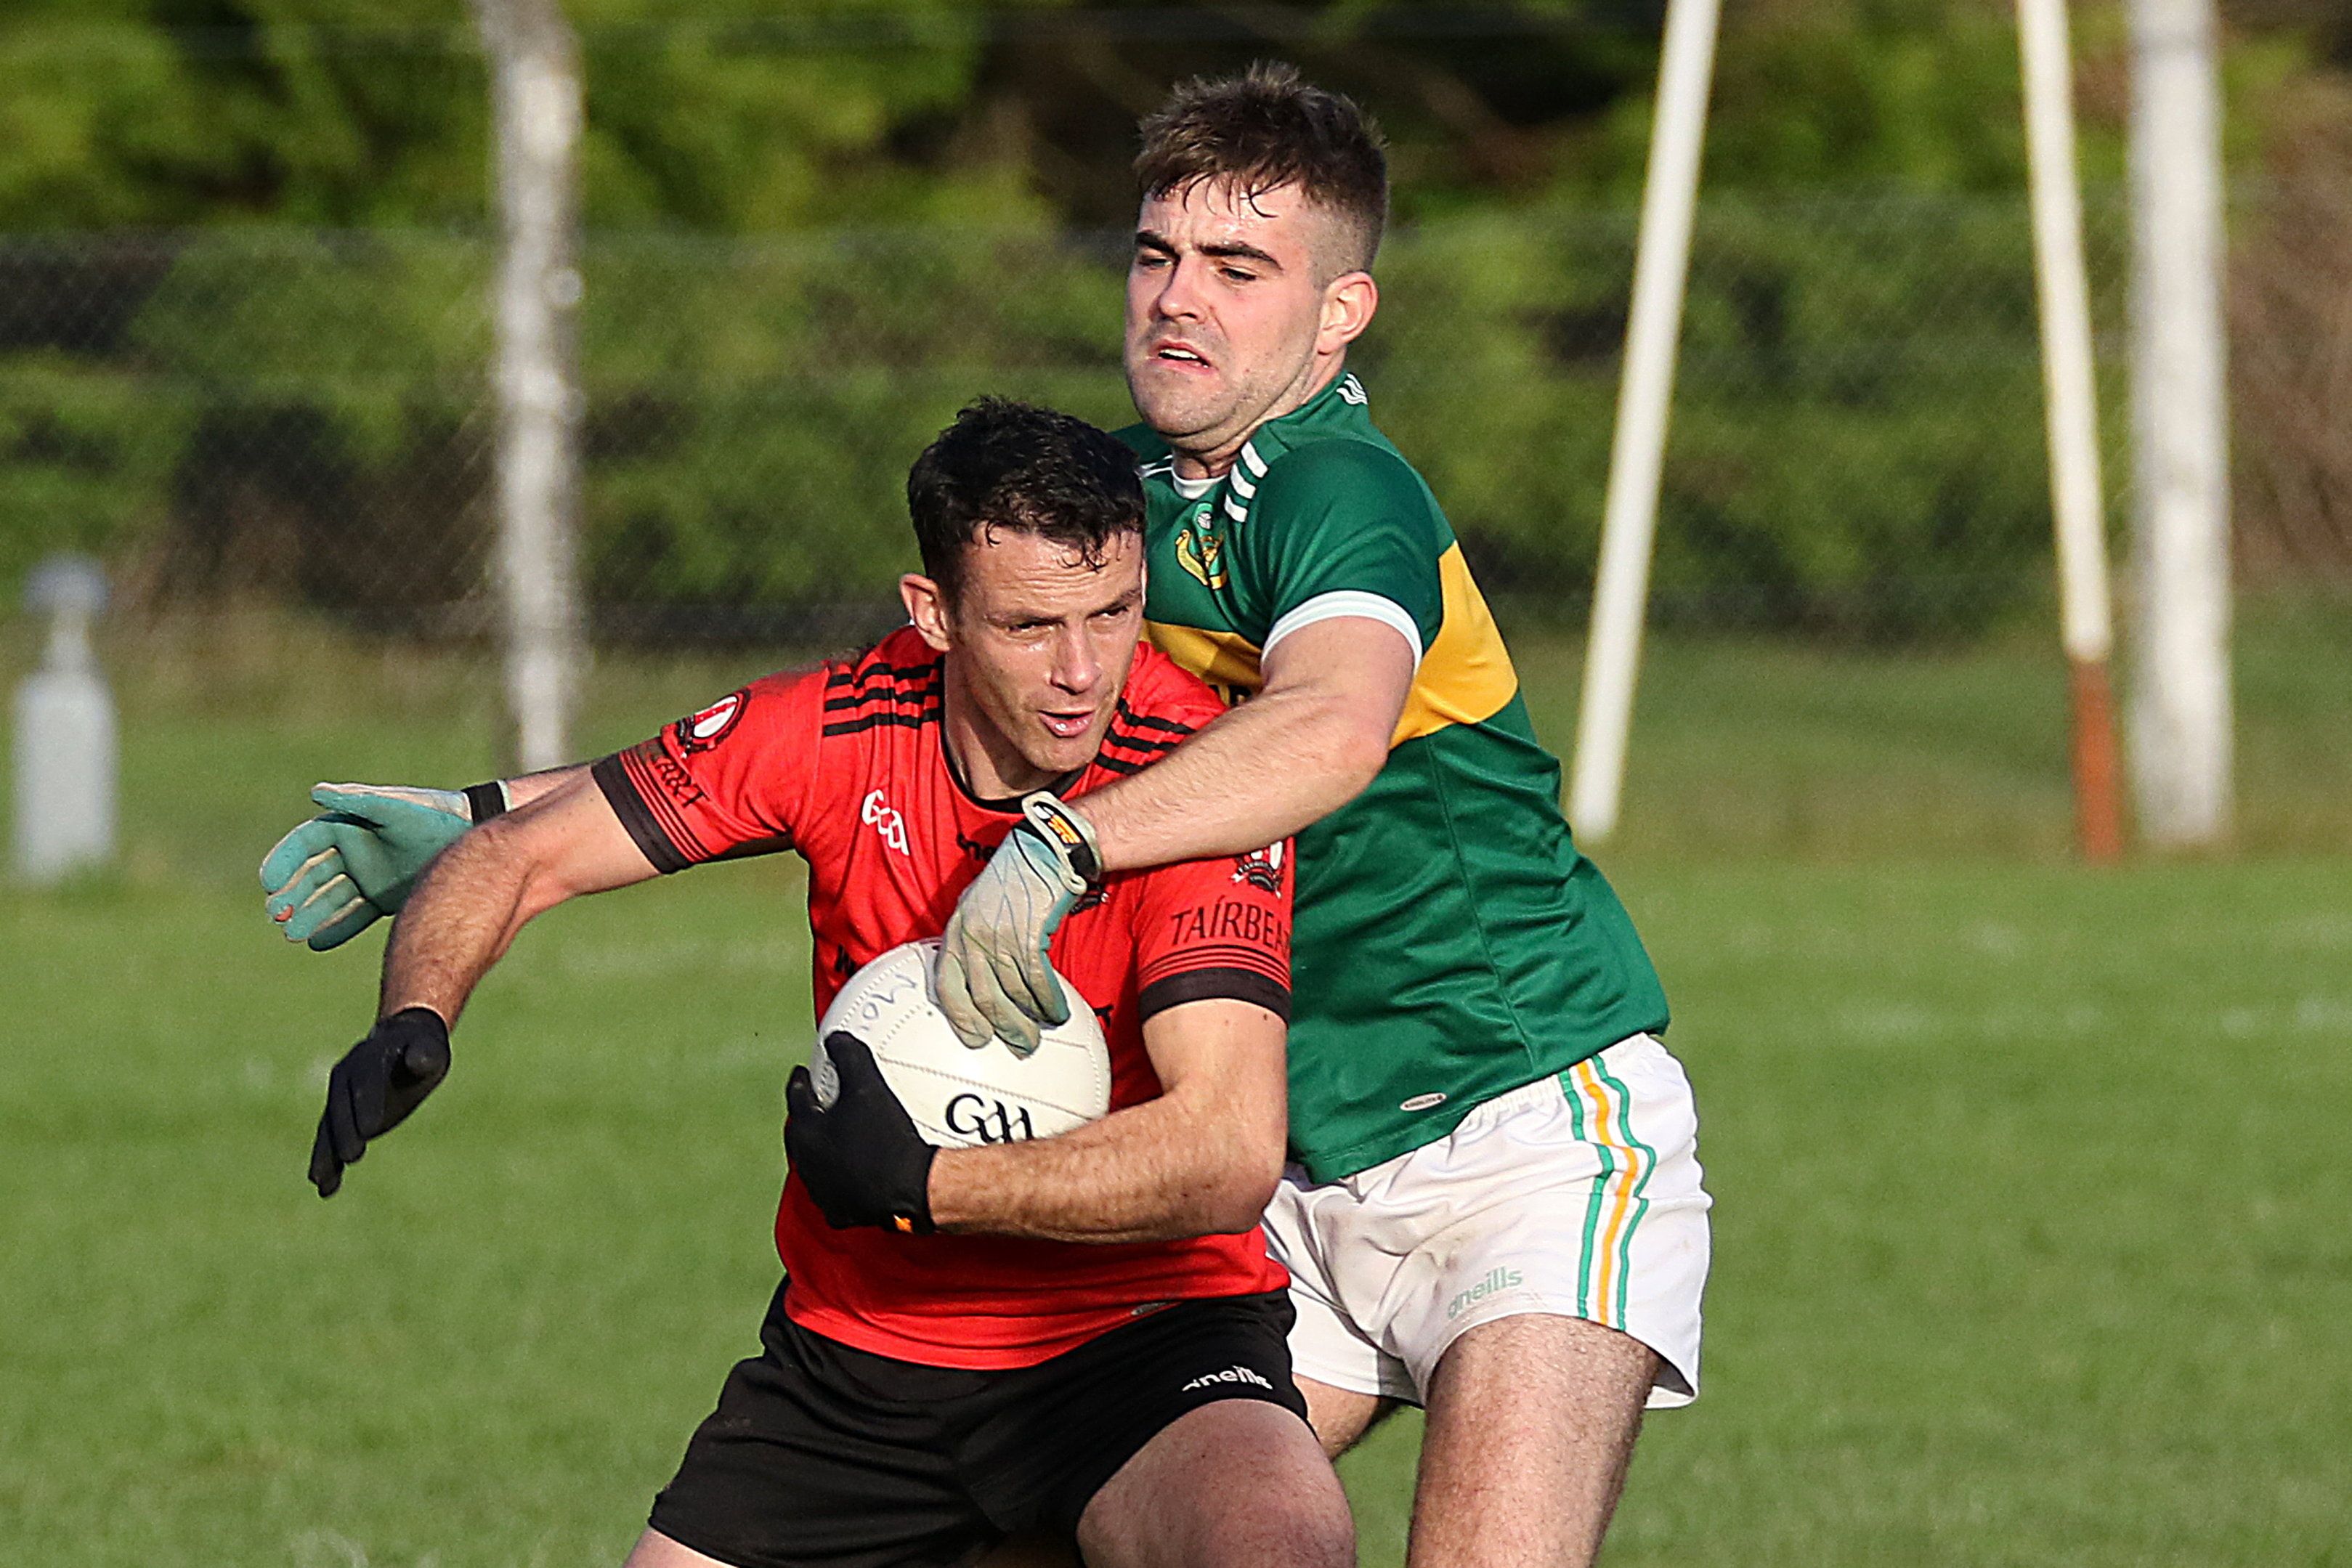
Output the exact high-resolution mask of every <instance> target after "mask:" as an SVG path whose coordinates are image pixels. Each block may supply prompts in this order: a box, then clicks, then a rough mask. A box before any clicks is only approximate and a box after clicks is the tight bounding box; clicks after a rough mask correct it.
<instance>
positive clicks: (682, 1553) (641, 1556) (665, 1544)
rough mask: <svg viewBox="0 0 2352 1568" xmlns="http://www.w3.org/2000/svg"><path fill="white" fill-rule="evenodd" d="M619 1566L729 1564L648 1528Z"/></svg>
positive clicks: (720, 1567) (714, 1567) (710, 1567)
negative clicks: (625, 1560)
mask: <svg viewBox="0 0 2352 1568" xmlns="http://www.w3.org/2000/svg"><path fill="white" fill-rule="evenodd" d="M621 1568H729V1565H728V1564H727V1563H721V1562H720V1561H719V1559H718V1558H716V1557H709V1556H706V1555H704V1554H703V1553H702V1552H697V1551H696V1550H695V1549H694V1548H693V1547H691V1546H680V1545H679V1544H678V1543H677V1542H675V1541H672V1540H671V1539H670V1538H669V1537H668V1536H667V1535H664V1534H663V1533H662V1532H661V1531H658V1530H648V1531H646V1532H645V1533H644V1534H642V1535H640V1536H638V1537H637V1543H636V1545H635V1546H634V1547H632V1548H630V1550H629V1558H628V1561H627V1562H626V1563H623V1564H622V1565H621ZM1008 1568H1010V1565H1008Z"/></svg>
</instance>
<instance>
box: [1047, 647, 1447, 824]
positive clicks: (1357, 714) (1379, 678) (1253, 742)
mask: <svg viewBox="0 0 2352 1568" xmlns="http://www.w3.org/2000/svg"><path fill="white" fill-rule="evenodd" d="M1264 673H1265V689H1264V690H1262V691H1260V692H1259V693H1258V694H1257V695H1255V696H1254V697H1252V698H1250V699H1249V700H1248V701H1247V702H1245V703H1244V704H1242V705H1241V706H1239V707H1236V708H1234V709H1233V710H1231V711H1230V712H1228V713H1225V714H1223V715H1221V716H1218V718H1217V719H1216V720H1215V721H1214V722H1213V723H1212V724H1210V725H1209V726H1208V727H1205V728H1203V729H1202V731H1201V732H1200V733H1199V734H1198V735H1195V736H1193V737H1192V738H1191V739H1189V740H1187V741H1186V742H1185V743H1184V744H1183V745H1181V746H1180V747H1177V748H1176V749H1175V750H1174V751H1172V752H1171V753H1170V754H1169V755H1168V756H1167V757H1165V758H1162V759H1161V760H1160V761H1159V762H1157V763H1155V764H1154V765H1153V766H1151V767H1150V768H1145V769H1144V770H1143V771H1142V772H1140V773H1138V774H1136V775H1135V776H1133V777H1132V778H1129V779H1120V780H1119V781H1118V783H1116V784H1112V785H1110V786H1108V788H1105V789H1097V790H1094V791H1092V792H1090V793H1089V794H1088V795H1087V798H1086V801H1085V808H1084V809H1085V812H1086V817H1087V821H1088V822H1090V823H1091V824H1092V825H1093V827H1094V831H1095V837H1096V839H1097V844H1098V847H1099V850H1100V852H1101V855H1102V860H1103V864H1104V867H1105V869H1106V870H1110V871H1122V870H1129V869H1133V868H1135V867H1139V866H1155V865H1166V864H1169V863H1170V862H1174V861H1181V860H1193V859H1198V858H1202V857H1205V856H1208V855H1214V854H1240V853H1242V852H1245V851H1248V850H1253V849H1255V848H1257V847H1258V846H1259V845H1261V844H1270V843H1272V842H1274V841H1276V840H1277V839H1282V838H1286V837H1288V836H1289V835H1291V834H1293V833H1295V832H1297V831H1298V830H1299V829H1301V828H1304V827H1306V826H1307V824H1308V823H1310V822H1314V821H1319V820H1320V819H1322V818H1324V817H1328V816H1329V815H1330V814H1331V813H1332V812H1334V811H1336V810H1339V808H1340V807H1342V806H1344V805H1346V804H1347V803H1348V802H1349V801H1350V800H1354V799H1355V798H1356V797H1357V795H1359V794H1360V793H1361V792H1362V791H1363V789H1364V787H1365V786H1366V785H1368V784H1370V782H1371V781H1372V779H1374V778H1375V777H1377V776H1378V775H1379V773H1380V770H1381V765H1382V764H1384V763H1385V762H1386V761H1387V760H1388V754H1389V740H1390V737H1391V736H1393V735H1394V734H1395V732H1396V725H1397V716H1398V715H1400V714H1401V713H1402V712H1403V711H1404V703H1405V697H1406V695H1407V694H1408V693H1410V692H1411V690H1412V675H1413V654H1412V648H1411V646H1410V645H1409V644H1407V643H1406V642H1405V640H1404V639H1403V638H1402V637H1400V636H1399V635H1397V633H1396V632H1395V631H1394V630H1393V629H1392V628H1391V627H1389V626H1387V625H1385V624H1383V623H1381V622H1378V621H1372V620H1368V619H1365V618H1362V617H1359V616H1346V617H1341V618H1339V619H1336V620H1331V621H1321V622H1316V623H1315V624H1313V625H1311V626H1306V627H1302V628H1301V629H1300V630H1298V631H1297V632H1293V633H1291V634H1290V635H1289V636H1287V637H1285V638H1283V639H1282V640H1281V641H1280V642H1278V643H1276V644H1275V645H1274V649H1273V651H1272V652H1271V653H1268V654H1267V655H1266V656H1265V669H1264Z"/></svg>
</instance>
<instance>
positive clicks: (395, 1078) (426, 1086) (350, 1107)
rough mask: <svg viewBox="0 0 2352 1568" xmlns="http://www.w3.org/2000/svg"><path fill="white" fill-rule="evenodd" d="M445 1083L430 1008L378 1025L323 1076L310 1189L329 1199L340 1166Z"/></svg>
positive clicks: (441, 1033)
mask: <svg viewBox="0 0 2352 1568" xmlns="http://www.w3.org/2000/svg"><path fill="white" fill-rule="evenodd" d="M447 1076H449V1026H448V1025H447V1024H446V1023H445V1022H443V1021H442V1019H441V1015H440V1014H439V1013H436V1012H435V1011H434V1010H433V1009H430V1008H403V1009H400V1011H398V1012H396V1013H394V1014H393V1015H392V1016H391V1017H390V1018H388V1019H379V1020H377V1023H376V1026H375V1028H373V1029H372V1030H368V1034H367V1038H366V1039H365V1040H362V1041H360V1042H359V1043H358V1044H357V1045H355V1046H353V1047H352V1048H351V1050H349V1051H345V1052H344V1053H343V1059H342V1060H341V1061H338V1062H337V1063H335V1070H334V1071H332V1072H331V1073H329V1074H328V1075H327V1108H326V1110H325V1111H324V1112H322V1113H320V1117H319V1135H318V1137H317V1139H316V1140H315V1141H313V1142H312V1144H311V1145H310V1185H311V1186H315V1187H317V1188H318V1189H319V1196H320V1197H334V1196H335V1193H336V1191H337V1189H339V1188H340V1187H341V1186H342V1185H343V1167H344V1166H352V1165H357V1164H358V1163H359V1161H360V1156H361V1155H364V1154H366V1153H367V1146H368V1140H369V1139H371V1138H381V1137H383V1135H384V1134H386V1133H389V1132H391V1131H392V1130H393V1129H394V1127H397V1126H399V1125H400V1124H402V1123H403V1122H404V1121H406V1120H408V1114H409V1113H410V1112H412V1111H414V1110H415V1109H416V1108H417V1107H418V1106H419V1105H422V1104H423V1103H425V1096H426V1095H427V1094H430V1093H432V1092H433V1091H434V1090H435V1089H436V1088H437V1087H438V1086H439V1085H440V1082H441V1080H443V1079H444V1078H446V1077H447Z"/></svg>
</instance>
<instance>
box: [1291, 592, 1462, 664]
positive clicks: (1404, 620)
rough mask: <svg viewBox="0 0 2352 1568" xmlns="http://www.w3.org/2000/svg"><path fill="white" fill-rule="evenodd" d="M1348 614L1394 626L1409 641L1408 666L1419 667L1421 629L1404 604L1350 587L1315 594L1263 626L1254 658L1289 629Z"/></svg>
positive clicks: (1344, 616)
mask: <svg viewBox="0 0 2352 1568" xmlns="http://www.w3.org/2000/svg"><path fill="white" fill-rule="evenodd" d="M1349 616H1355V617H1357V618H1359V619H1361V620H1365V621H1377V622H1380V623H1381V625H1383V626H1388V627H1392V628H1394V630H1395V632H1396V633H1397V635H1398V636H1400V637H1402V638H1403V639H1404V640H1405V641H1406V642H1408V643H1412V666H1413V668H1414V669H1416V670H1418V669H1419V668H1421V655H1422V646H1421V628H1420V627H1418V626H1416V625H1414V624H1413V623H1412V615H1410V614H1409V613H1407V612H1406V611H1405V607H1404V606H1403V605H1402V604H1399V603H1398V602H1397V601H1395V600H1393V599H1388V598H1383V597H1382V596H1381V595H1380V594H1377V593H1366V592H1364V591H1361V590H1360V589H1353V588H1342V589H1336V590H1334V591H1331V592H1329V593H1318V594H1317V595H1316V596H1315V597H1314V598H1312V599H1310V600H1308V601H1307V602H1306V603H1304V604H1302V605H1300V606H1298V608H1297V609H1296V610H1293V611H1292V612H1290V613H1289V614H1287V615H1286V616H1284V617H1283V618H1282V619H1281V620H1279V621H1276V622H1275V623H1274V624H1273V625H1272V626H1271V627H1269V628H1267V630H1266V633H1265V645H1264V646H1263V647H1261V648H1260V649H1259V650H1258V657H1259V658H1261V659H1263V658H1265V655H1266V654H1268V653H1273V652H1274V645H1275V644H1276V643H1279V642H1281V641H1282V640H1283V639H1284V638H1285V637H1287V636H1289V635H1290V634H1291V633H1292V632H1297V631H1299V630H1301V629H1302V628H1305V627H1308V626H1312V625H1314V624H1315V623H1316V622H1318V621H1339V620H1341V619H1344V618H1346V617H1349Z"/></svg>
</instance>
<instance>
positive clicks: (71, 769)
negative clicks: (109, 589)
mask: <svg viewBox="0 0 2352 1568" xmlns="http://www.w3.org/2000/svg"><path fill="white" fill-rule="evenodd" d="M25 602H26V608H28V609H30V610H31V611H32V612H34V613H35V614H47V615H48V616H49V617H50V618H51V619H50V622H49V646H48V653H47V659H46V660H45V661H44V663H43V664H42V665H41V667H40V669H38V670H37V671H36V672H34V673H33V674H31V675H29V676H27V677H26V680H25V683H24V685H20V686H18V687H17V688H16V874H17V875H18V876H19V877H20V878H22V879H23V880H24V881H26V882H28V883H33V884H35V885H36V886H48V885H52V884H54V883H58V882H62V881H63V880H65V879H66V878H67V877H68V876H70V875H72V874H73V873H75V872H78V871H86V870H90V869H93V868H95V867H98V866H102V865H105V864H106V863H108V862H110V861H111V860H113V858H114V775H115V744H116V742H115V728H114V699H113V698H112V697H111V696H110V695H108V692H107V689H106V677H105V675H103V674H100V671H99V667H98V658H97V655H96V654H94V653H92V652H91V651H90V645H89V628H90V622H92V621H93V620H95V619H96V618H97V616H98V613H99V612H100V611H101V610H103V609H105V608H106V574H105V573H104V572H103V571H102V570H100V568H99V564H98V563H97V562H96V561H94V560H91V559H89V558H88V557H86V556H70V555H63V556H52V557H51V558H49V559H47V560H45V561H43V562H42V563H41V564H40V565H39V566H37V567H36V568H35V569H34V570H33V575H32V576H31V578H30V579H29V580H27V581H26V584H25Z"/></svg>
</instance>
